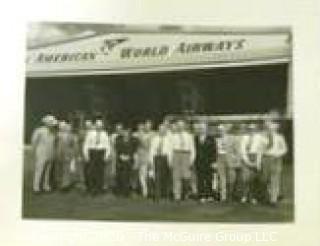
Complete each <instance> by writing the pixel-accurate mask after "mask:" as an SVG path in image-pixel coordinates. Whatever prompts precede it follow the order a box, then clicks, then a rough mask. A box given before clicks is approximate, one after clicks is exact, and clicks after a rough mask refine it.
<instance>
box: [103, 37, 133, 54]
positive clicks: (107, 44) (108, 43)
mask: <svg viewBox="0 0 320 246" xmlns="http://www.w3.org/2000/svg"><path fill="white" fill-rule="evenodd" d="M128 40H129V38H115V39H105V40H103V45H102V46H101V47H100V51H101V52H102V53H103V54H104V55H109V54H110V52H112V50H113V49H114V48H115V47H116V46H118V45H119V44H121V43H123V42H126V41H128Z"/></svg>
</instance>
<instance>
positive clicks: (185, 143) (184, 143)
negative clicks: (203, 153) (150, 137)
mask: <svg viewBox="0 0 320 246" xmlns="http://www.w3.org/2000/svg"><path fill="white" fill-rule="evenodd" d="M170 138H171V143H172V149H173V151H175V150H178V151H188V152H190V160H191V163H193V162H194V159H195V155H196V150H195V144H194V138H193V136H192V135H191V134H190V133H188V132H186V131H183V132H175V133H171V137H170Z"/></svg>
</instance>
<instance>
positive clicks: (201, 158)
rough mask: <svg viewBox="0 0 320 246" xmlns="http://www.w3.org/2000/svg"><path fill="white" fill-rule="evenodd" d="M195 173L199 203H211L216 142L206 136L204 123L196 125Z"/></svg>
mask: <svg viewBox="0 0 320 246" xmlns="http://www.w3.org/2000/svg"><path fill="white" fill-rule="evenodd" d="M195 130H196V133H197V134H196V136H195V149H196V151H195V152H196V158H195V171H196V175H197V189H198V196H199V199H200V202H201V203H204V202H208V201H213V194H212V178H213V170H212V163H213V162H215V161H216V141H215V139H214V138H213V137H212V136H209V134H208V126H207V124H206V123H198V124H196V129H195Z"/></svg>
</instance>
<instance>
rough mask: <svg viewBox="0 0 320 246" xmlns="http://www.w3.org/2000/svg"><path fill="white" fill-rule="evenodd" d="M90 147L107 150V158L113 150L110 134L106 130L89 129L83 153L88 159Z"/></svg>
mask: <svg viewBox="0 0 320 246" xmlns="http://www.w3.org/2000/svg"><path fill="white" fill-rule="evenodd" d="M90 149H95V150H105V159H107V158H108V157H109V155H110V152H111V148H110V140H109V137H108V134H107V133H106V132H105V131H96V130H91V131H89V132H88V133H87V135H86V138H85V140H84V144H83V154H84V156H85V158H86V159H89V150H90Z"/></svg>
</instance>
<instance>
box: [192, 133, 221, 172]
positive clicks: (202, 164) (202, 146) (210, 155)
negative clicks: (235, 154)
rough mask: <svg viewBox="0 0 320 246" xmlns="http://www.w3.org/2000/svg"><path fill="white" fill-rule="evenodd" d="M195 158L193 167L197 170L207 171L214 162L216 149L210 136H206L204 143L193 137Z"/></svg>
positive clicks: (214, 141) (214, 142) (197, 137)
mask: <svg viewBox="0 0 320 246" xmlns="http://www.w3.org/2000/svg"><path fill="white" fill-rule="evenodd" d="M195 149H196V158H195V166H196V168H197V169H198V170H199V169H207V168H209V167H210V165H211V163H212V162H215V161H216V156H217V147H216V140H215V138H214V137H212V136H206V138H205V140H204V142H203V143H202V142H201V141H200V138H199V136H196V137H195Z"/></svg>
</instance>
